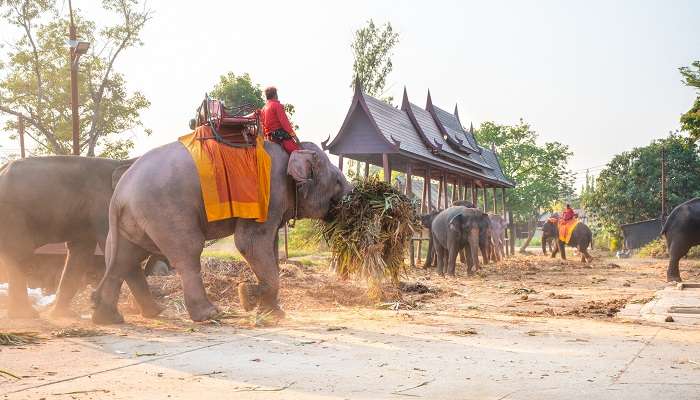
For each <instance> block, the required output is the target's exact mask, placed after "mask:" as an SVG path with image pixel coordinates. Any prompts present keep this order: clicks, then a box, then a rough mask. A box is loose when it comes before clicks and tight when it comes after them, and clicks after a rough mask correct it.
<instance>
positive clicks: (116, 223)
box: [92, 142, 351, 324]
mask: <svg viewBox="0 0 700 400" xmlns="http://www.w3.org/2000/svg"><path fill="white" fill-rule="evenodd" d="M264 146H265V150H266V152H267V153H268V154H269V156H270V158H271V172H270V187H271V188H273V190H271V191H270V200H269V208H268V214H267V219H266V221H265V222H263V223H258V222H255V221H254V220H250V219H241V218H230V219H225V220H221V221H216V222H208V221H207V218H206V213H205V209H204V202H203V200H202V193H201V187H200V181H199V174H198V173H197V169H196V166H195V164H194V161H193V159H192V156H191V155H190V153H189V152H188V151H187V149H186V148H185V147H184V146H183V145H182V144H181V143H180V142H173V143H170V144H166V145H164V146H161V147H158V148H155V149H153V150H151V151H149V152H148V153H146V154H144V155H143V156H142V157H141V158H139V159H138V161H136V162H135V163H134V165H133V166H132V167H131V168H129V170H128V171H127V172H126V173H125V174H124V176H123V177H122V179H121V180H120V181H119V183H118V184H117V187H116V189H115V191H114V195H113V196H112V201H111V203H110V208H109V236H108V238H107V245H106V260H107V270H106V273H105V275H104V277H103V279H102V281H101V282H100V285H99V286H98V287H97V289H96V290H95V292H94V293H93V302H94V307H95V309H94V312H93V315H92V320H93V321H94V322H95V323H98V324H109V323H121V322H123V317H122V316H121V314H120V313H119V311H118V309H117V300H118V298H119V293H120V289H121V286H122V283H123V281H124V279H127V280H128V279H132V280H133V276H135V275H138V274H141V271H140V269H137V268H135V265H137V263H138V261H139V260H141V259H143V258H144V257H145V255H146V254H147V253H154V254H161V255H163V256H165V257H166V258H167V259H168V261H170V263H171V265H172V266H173V268H174V269H175V270H176V271H177V273H178V274H179V275H180V280H181V282H182V287H183V292H184V297H185V306H186V308H187V311H188V313H189V315H190V318H191V319H192V320H194V321H204V320H207V319H211V318H213V317H215V316H216V315H217V314H218V310H217V308H216V307H215V306H214V305H213V304H212V303H211V301H210V300H209V298H208V297H207V294H206V292H205V290H204V285H203V283H202V276H201V262H200V256H201V253H202V250H203V248H204V243H205V241H206V240H211V239H217V238H222V237H226V236H229V235H231V234H233V235H234V240H235V245H236V247H237V248H238V250H239V251H240V253H241V255H243V257H244V258H245V259H246V261H247V262H248V264H249V265H250V267H251V269H252V270H253V272H254V274H255V276H256V278H257V281H258V283H257V284H254V285H248V284H243V285H242V286H239V296H240V297H241V304H242V305H243V307H244V309H246V310H247V311H249V310H251V309H253V308H255V307H258V310H259V312H261V313H269V314H270V315H273V316H275V317H278V318H281V317H283V316H284V312H283V311H282V310H281V308H280V306H279V303H278V291H279V270H278V262H279V261H278V251H277V250H278V249H277V232H278V230H279V228H280V227H281V226H283V225H284V223H285V222H286V221H288V220H289V219H292V218H314V219H324V218H326V217H327V215H328V212H329V210H330V209H331V207H332V205H333V204H335V203H337V202H339V201H340V199H341V198H342V197H343V196H344V195H345V194H347V193H348V192H349V191H350V190H351V186H350V185H349V184H348V182H347V181H346V179H345V177H344V175H343V174H342V172H341V171H340V170H339V169H338V168H337V167H336V166H334V165H332V164H331V162H330V160H329V159H328V156H327V155H326V154H325V153H324V152H323V151H322V150H321V149H320V148H319V147H318V146H316V145H315V144H313V143H308V142H303V143H301V146H302V150H298V151H295V152H293V153H292V154H291V155H288V154H287V153H286V152H285V151H284V150H283V149H282V147H281V146H280V145H279V144H276V143H272V142H265V143H264ZM295 199H296V200H297V201H296V202H295ZM295 204H296V205H297V206H295ZM295 210H296V212H295ZM137 283H140V284H139V285H136V286H135V287H131V290H132V293H133V294H134V297H135V299H136V301H137V303H138V304H139V306H140V307H141V309H142V310H154V311H157V310H158V309H159V306H158V305H157V304H156V303H155V301H154V300H153V297H152V296H151V293H150V291H149V289H148V286H147V285H146V281H145V279H144V280H142V281H141V280H138V281H137Z"/></svg>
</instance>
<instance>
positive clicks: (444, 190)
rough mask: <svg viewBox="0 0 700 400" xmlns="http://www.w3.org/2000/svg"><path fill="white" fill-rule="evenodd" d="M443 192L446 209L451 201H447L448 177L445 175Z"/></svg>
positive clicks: (443, 176)
mask: <svg viewBox="0 0 700 400" xmlns="http://www.w3.org/2000/svg"><path fill="white" fill-rule="evenodd" d="M442 190H443V193H442V198H443V200H444V201H443V206H442V208H443V209H446V208H447V207H448V203H447V202H448V201H449V200H448V199H447V175H445V174H443V175H442Z"/></svg>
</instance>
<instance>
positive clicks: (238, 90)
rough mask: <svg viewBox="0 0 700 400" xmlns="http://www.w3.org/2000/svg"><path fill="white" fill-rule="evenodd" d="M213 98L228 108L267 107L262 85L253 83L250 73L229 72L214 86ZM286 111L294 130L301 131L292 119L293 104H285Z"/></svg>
mask: <svg viewBox="0 0 700 400" xmlns="http://www.w3.org/2000/svg"><path fill="white" fill-rule="evenodd" d="M210 94H211V96H212V97H214V98H217V99H220V100H223V101H224V104H226V107H238V106H241V105H243V104H252V105H253V106H255V108H261V107H262V106H264V105H265V97H264V96H263V90H262V89H261V88H260V85H259V84H257V83H254V82H253V79H252V78H251V77H250V75H249V74H248V73H244V74H242V75H236V74H235V73H233V72H228V73H227V74H226V75H221V76H220V77H219V83H217V84H216V86H214V89H213V90H212V91H211V93H210ZM284 111H286V112H287V115H289V117H290V120H289V122H290V123H291V124H292V126H293V127H294V129H299V126H298V125H296V124H294V121H292V119H291V117H292V116H294V112H295V111H296V110H295V108H294V105H293V104H288V103H285V104H284Z"/></svg>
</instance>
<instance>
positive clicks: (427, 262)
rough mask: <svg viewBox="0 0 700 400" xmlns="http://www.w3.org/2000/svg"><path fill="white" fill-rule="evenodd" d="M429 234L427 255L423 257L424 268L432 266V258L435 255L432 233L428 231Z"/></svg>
mask: <svg viewBox="0 0 700 400" xmlns="http://www.w3.org/2000/svg"><path fill="white" fill-rule="evenodd" d="M428 234H429V235H431V237H430V239H429V240H428V255H427V256H426V258H425V265H424V268H432V267H433V265H434V264H433V258H434V257H435V245H434V244H433V238H432V234H431V233H428Z"/></svg>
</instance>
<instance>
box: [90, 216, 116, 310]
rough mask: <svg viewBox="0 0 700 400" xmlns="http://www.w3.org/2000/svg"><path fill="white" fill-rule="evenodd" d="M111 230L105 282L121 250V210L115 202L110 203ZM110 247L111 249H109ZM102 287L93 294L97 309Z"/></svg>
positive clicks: (106, 249) (107, 243) (105, 250)
mask: <svg viewBox="0 0 700 400" xmlns="http://www.w3.org/2000/svg"><path fill="white" fill-rule="evenodd" d="M108 218H109V229H110V231H112V232H110V233H111V235H109V234H108V236H107V238H108V239H111V240H107V242H106V245H105V249H104V253H105V261H107V254H109V255H110V256H109V262H108V263H107V265H106V268H105V274H104V276H103V277H102V279H103V280H104V279H105V278H106V277H107V274H108V273H109V271H110V270H111V269H112V268H113V267H114V263H115V262H116V260H117V249H118V248H119V210H118V208H117V206H116V205H115V204H114V202H110V204H109V217H108ZM108 246H109V248H107V247H108ZM100 287H102V284H100V285H99V286H98V289H97V290H96V291H94V292H92V296H91V300H92V303H93V305H94V306H95V307H97V306H99V305H100V302H101V300H102V299H101V296H100V294H99V290H100V289H99V288H100Z"/></svg>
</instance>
